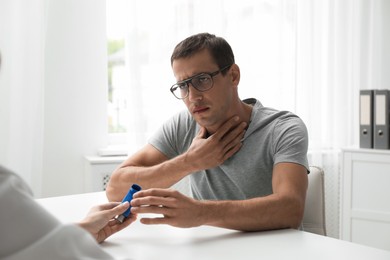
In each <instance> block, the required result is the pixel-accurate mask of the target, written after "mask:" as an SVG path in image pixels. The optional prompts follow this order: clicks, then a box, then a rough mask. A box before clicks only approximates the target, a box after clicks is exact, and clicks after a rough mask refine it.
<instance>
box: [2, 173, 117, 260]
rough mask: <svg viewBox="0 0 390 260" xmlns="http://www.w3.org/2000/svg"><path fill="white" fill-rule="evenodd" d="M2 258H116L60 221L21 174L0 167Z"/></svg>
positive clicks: (85, 232)
mask: <svg viewBox="0 0 390 260" xmlns="http://www.w3.org/2000/svg"><path fill="white" fill-rule="evenodd" d="M0 259H15V260H16V259H17V260H24V259H29V260H31V259H32V260H33V259H39V260H41V259H56V260H62V259H113V258H112V257H111V256H110V255H108V254H107V253H106V252H104V251H103V249H102V248H101V247H100V246H99V244H98V243H97V242H96V241H95V239H94V238H93V237H92V236H91V235H90V234H89V233H88V232H87V231H85V230H84V229H82V228H81V227H79V226H77V225H74V224H68V225H64V224H62V223H60V222H59V220H57V219H56V218H55V217H54V216H52V215H51V214H50V213H49V212H47V211H46V210H45V209H44V208H42V207H41V206H40V205H39V204H38V203H37V202H36V201H35V200H34V198H33V197H32V192H31V190H30V188H29V187H28V186H27V184H26V183H25V182H24V181H23V180H22V179H21V178H20V177H19V176H17V175H16V174H14V173H12V172H11V171H9V170H7V169H6V168H4V167H2V166H0Z"/></svg>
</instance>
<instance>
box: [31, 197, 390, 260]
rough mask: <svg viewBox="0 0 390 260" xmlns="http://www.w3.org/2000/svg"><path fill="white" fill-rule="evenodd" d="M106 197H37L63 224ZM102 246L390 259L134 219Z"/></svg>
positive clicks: (197, 253) (336, 245) (331, 245)
mask: <svg viewBox="0 0 390 260" xmlns="http://www.w3.org/2000/svg"><path fill="white" fill-rule="evenodd" d="M106 201H107V199H106V197H105V193H104V192H95V193H86V194H79V195H71V196H63V197H54V198H46V199H39V200H38V202H39V203H40V204H41V205H42V206H43V207H45V208H46V209H47V210H49V211H50V212H51V213H52V214H54V215H55V216H57V217H58V218H59V219H60V220H61V221H63V222H65V223H68V222H73V221H78V220H81V219H82V218H83V217H84V216H85V214H86V213H87V211H88V210H89V208H90V207H92V206H93V205H96V204H100V203H104V202H106ZM141 217H142V216H141V215H139V216H138V218H141ZM102 247H103V248H104V249H105V250H106V251H107V252H108V253H110V254H111V255H113V256H115V257H118V258H126V259H153V260H155V259H169V260H171V259H181V260H183V259H184V260H191V259H196V260H199V259H202V260H203V259H235V260H241V259H243V260H246V259H267V260H269V259H278V260H280V259H289V260H290V259H299V260H304V259H316V260H318V259H354V260H357V259H364V260H367V259H373V260H374V259H375V260H381V259H387V260H390V251H385V250H380V249H375V248H371V247H367V246H362V245H358V244H354V243H351V242H347V241H342V240H337V239H334V238H329V237H324V236H319V235H315V234H311V233H307V232H303V231H297V230H292V229H286V230H276V231H267V232H248V233H246V232H238V231H233V230H228V229H223V228H215V227H208V226H202V227H198V228H189V229H181V228H175V227H171V226H167V225H153V226H147V225H142V224H141V223H140V222H139V221H137V222H135V223H133V224H131V225H130V226H129V227H128V228H127V229H125V230H123V231H121V232H119V233H117V234H115V235H113V236H112V237H110V238H108V239H107V240H106V241H105V242H104V243H103V244H102Z"/></svg>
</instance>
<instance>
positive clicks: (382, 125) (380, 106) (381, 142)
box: [374, 89, 390, 149]
mask: <svg viewBox="0 0 390 260" xmlns="http://www.w3.org/2000/svg"><path fill="white" fill-rule="evenodd" d="M374 115H375V116H374V148H375V149H390V136H389V135H390V128H389V117H390V91H389V90H387V89H383V90H374Z"/></svg>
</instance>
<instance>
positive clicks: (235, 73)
mask: <svg viewBox="0 0 390 260" xmlns="http://www.w3.org/2000/svg"><path fill="white" fill-rule="evenodd" d="M230 75H231V79H232V82H233V84H234V85H235V86H237V85H238V83H240V75H241V74H240V67H238V65H237V64H235V63H234V64H233V65H232V67H231V68H230Z"/></svg>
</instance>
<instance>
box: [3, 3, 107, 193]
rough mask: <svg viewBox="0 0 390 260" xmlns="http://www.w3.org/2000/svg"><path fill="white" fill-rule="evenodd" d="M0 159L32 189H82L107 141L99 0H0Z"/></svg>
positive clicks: (102, 16) (103, 38)
mask: <svg viewBox="0 0 390 260" xmlns="http://www.w3.org/2000/svg"><path fill="white" fill-rule="evenodd" d="M0 35H1V39H0V52H1V53H2V60H3V66H2V71H1V73H0V84H1V85H0V104H1V110H0V122H1V127H0V164H2V165H5V166H6V167H9V168H11V169H13V170H15V171H16V172H17V173H19V174H20V175H22V177H23V178H24V179H25V180H26V181H27V182H28V183H29V184H30V185H31V186H32V188H33V191H34V193H35V194H36V196H37V197H41V196H42V197H45V196H56V195H65V194H72V193H80V192H83V186H84V183H83V181H84V178H83V174H84V172H83V158H84V156H85V155H93V154H96V151H97V149H98V148H101V147H105V146H106V145H107V87H106V83H107V61H106V60H107V57H106V51H107V47H106V24H105V1H104V0H82V1H80V0H56V1H51V0H47V1H45V0H34V1H29V0H8V1H7V0H0Z"/></svg>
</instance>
